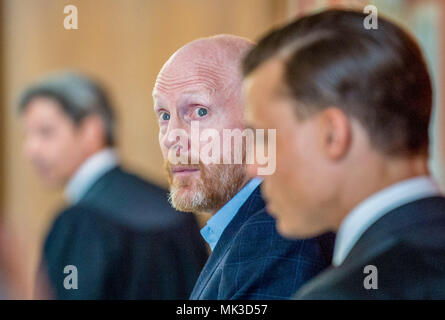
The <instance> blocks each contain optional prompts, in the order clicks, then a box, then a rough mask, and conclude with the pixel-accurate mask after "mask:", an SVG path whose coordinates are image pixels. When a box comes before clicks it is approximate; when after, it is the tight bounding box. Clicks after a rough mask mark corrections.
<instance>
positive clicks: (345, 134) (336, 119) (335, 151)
mask: <svg viewBox="0 0 445 320" xmlns="http://www.w3.org/2000/svg"><path fill="white" fill-rule="evenodd" d="M319 119H320V124H321V130H322V132H321V133H322V135H321V139H322V141H321V143H322V148H323V150H324V153H325V155H326V156H327V157H328V158H329V159H331V160H341V159H342V158H344V157H345V156H346V154H347V153H348V151H349V147H350V144H351V137H352V130H351V124H350V120H349V118H348V116H347V115H346V114H345V113H344V112H343V111H342V110H341V109H339V108H335V107H330V108H327V109H325V110H323V111H322V112H321V114H320V118H319Z"/></svg>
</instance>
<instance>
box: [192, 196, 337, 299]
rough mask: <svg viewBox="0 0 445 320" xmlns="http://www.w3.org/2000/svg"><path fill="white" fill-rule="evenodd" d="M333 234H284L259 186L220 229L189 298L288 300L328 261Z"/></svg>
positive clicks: (327, 263)
mask: <svg viewBox="0 0 445 320" xmlns="http://www.w3.org/2000/svg"><path fill="white" fill-rule="evenodd" d="M333 241H334V237H333V235H332V234H327V235H325V236H322V237H319V238H316V239H310V240H301V241H291V240H286V239H284V238H282V237H281V236H280V235H279V234H278V232H277V231H276V229H275V221H274V219H273V218H272V217H271V216H270V215H269V214H268V213H267V212H266V210H265V204H264V201H263V199H262V198H261V194H260V188H259V187H258V188H257V189H256V190H255V191H254V192H253V193H252V195H251V196H250V197H249V198H248V199H247V201H246V202H245V203H244V205H243V206H242V207H241V208H240V210H239V211H238V212H237V213H236V215H235V217H234V218H233V220H232V221H231V222H230V223H229V225H228V226H227V227H226V229H225V230H224V232H223V234H222V235H221V238H220V239H219V241H218V243H217V244H216V246H215V249H214V251H213V253H212V254H211V256H210V258H209V260H208V261H207V264H206V265H205V267H204V270H203V271H202V273H201V275H200V276H199V279H198V281H197V283H196V285H195V288H194V289H193V292H192V294H191V296H190V299H192V300H197V299H218V300H220V299H286V298H289V297H291V296H292V295H293V294H294V293H295V290H297V289H298V288H299V287H300V286H301V285H302V284H304V283H305V282H306V281H308V280H309V279H311V278H312V277H313V276H315V275H316V274H318V273H319V272H320V271H321V270H323V269H324V268H325V267H327V266H328V265H329V264H330V261H331V254H332V248H333Z"/></svg>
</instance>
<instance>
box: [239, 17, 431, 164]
mask: <svg viewBox="0 0 445 320" xmlns="http://www.w3.org/2000/svg"><path fill="white" fill-rule="evenodd" d="M366 16H367V15H365V14H363V13H361V12H357V11H350V10H339V9H335V10H327V11H323V12H321V13H318V14H314V15H309V16H305V17H302V18H299V19H298V20H296V21H295V22H292V23H290V24H288V25H285V26H284V27H281V28H278V29H276V30H274V31H272V32H271V33H269V34H268V35H266V36H265V37H264V38H262V39H261V40H260V41H259V43H258V45H257V46H256V47H254V48H253V49H252V50H251V51H250V52H249V53H248V54H247V56H246V57H245V58H244V60H243V64H242V69H243V74H244V76H245V77H246V76H248V75H249V74H250V73H252V72H253V71H254V70H255V69H256V68H258V67H259V66H260V65H261V64H263V63H264V62H265V61H266V60H269V59H270V58H273V57H278V56H281V57H283V61H284V62H283V63H284V76H283V77H284V79H283V80H284V83H285V85H286V86H287V89H288V91H289V92H290V95H291V97H292V98H293V99H294V100H295V101H296V102H297V103H296V104H295V107H296V112H297V116H301V117H305V116H307V115H310V114H313V113H315V112H317V111H320V110H322V109H323V108H326V107H329V106H335V107H338V108H340V109H342V110H343V111H344V112H345V113H346V114H347V115H348V116H350V117H352V118H355V119H357V120H358V121H359V122H360V123H361V125H362V126H363V127H364V128H365V130H366V131H367V132H368V135H369V137H370V140H371V143H372V144H373V146H374V147H375V148H376V149H377V150H379V151H382V152H383V153H385V154H389V155H414V154H418V153H425V154H427V153H428V144H429V136H428V127H429V121H430V115H431V109H432V103H433V102H432V101H433V98H432V96H433V93H432V84H431V79H430V75H429V72H428V69H427V66H426V63H425V61H424V58H423V55H422V52H421V50H420V48H419V46H418V45H417V43H416V41H415V40H414V39H413V38H412V37H411V36H410V35H409V34H408V33H407V32H406V31H404V30H402V29H401V28H400V27H398V26H397V25H395V24H394V23H392V22H390V21H389V20H386V19H384V18H381V17H380V16H379V19H378V29H374V30H367V29H365V27H364V24H363V22H364V20H365V18H366Z"/></svg>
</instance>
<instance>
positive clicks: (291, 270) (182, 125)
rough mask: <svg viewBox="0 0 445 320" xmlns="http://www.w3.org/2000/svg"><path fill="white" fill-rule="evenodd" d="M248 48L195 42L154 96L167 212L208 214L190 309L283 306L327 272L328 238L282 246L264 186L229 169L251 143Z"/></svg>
mask: <svg viewBox="0 0 445 320" xmlns="http://www.w3.org/2000/svg"><path fill="white" fill-rule="evenodd" d="M251 46H252V45H251V43H250V42H249V41H247V40H245V39H243V38H239V37H235V36H229V35H221V36H215V37H211V38H206V39H199V40H196V41H193V42H191V43H189V44H187V45H185V46H184V47H182V48H181V49H179V50H178V51H177V52H176V53H175V54H174V55H173V56H172V57H171V58H170V59H169V60H168V61H167V62H166V64H165V65H164V67H163V68H162V70H161V71H160V73H159V75H158V77H157V80H156V84H155V87H154V91H153V97H154V103H155V105H154V108H155V112H156V114H157V116H158V118H159V127H160V132H159V143H160V146H161V149H162V153H163V155H164V159H165V161H166V168H167V172H168V175H169V181H170V198H171V202H172V205H173V206H174V207H175V208H176V209H178V210H180V211H186V212H198V213H209V214H211V215H212V218H211V219H210V220H209V221H208V222H207V225H206V226H205V227H204V228H203V229H202V230H201V233H202V235H203V237H204V239H205V240H206V241H207V243H208V244H209V246H210V248H211V249H212V251H213V252H212V254H211V256H210V258H209V260H208V262H207V264H206V266H205V267H204V270H203V271H202V273H201V275H200V277H199V279H198V282H197V283H196V285H195V288H194V290H193V292H192V295H191V297H190V298H191V299H193V300H195V299H284V298H288V297H290V296H291V295H292V294H293V292H294V291H295V290H296V289H297V288H299V287H300V286H301V285H302V284H304V283H305V282H306V281H307V280H309V279H310V278H312V277H313V276H315V275H316V274H317V273H319V272H320V271H321V270H323V269H324V268H325V267H326V266H327V265H328V264H329V263H330V255H331V253H332V252H331V251H332V245H333V241H332V240H333V236H332V235H327V236H323V237H318V238H314V239H308V240H301V241H291V240H286V239H283V238H282V237H280V236H279V235H278V234H277V232H276V230H275V223H274V220H273V219H272V218H271V217H270V216H269V215H268V214H267V212H266V208H265V204H264V201H263V199H262V198H261V194H260V189H259V185H260V183H261V181H262V180H261V179H260V178H258V177H255V176H256V174H257V173H254V174H247V173H246V162H245V161H236V160H235V158H237V160H245V158H246V157H247V155H246V149H247V148H249V147H251V145H250V143H252V140H250V143H249V142H246V144H243V137H242V136H241V130H243V129H245V125H244V116H243V106H242V103H241V80H242V78H241V73H240V68H239V67H240V61H241V58H242V56H243V54H244V53H245V52H246V51H247V50H248V49H250V48H251ZM237 133H238V138H239V139H237V138H236V136H237ZM230 134H233V136H231V135H230ZM247 136H249V135H248V133H246V137H247ZM246 137H244V138H246ZM232 138H233V139H232ZM232 140H233V143H232ZM247 140H248V139H247V138H246V141H247ZM227 142H228V143H227ZM272 142H274V141H272ZM221 146H222V147H223V150H221V148H220V147H221ZM227 147H228V148H230V149H228V148H227ZM268 150H269V149H268ZM269 151H270V150H269ZM274 152H275V150H272V151H270V152H269V154H268V156H269V160H270V163H269V164H272V165H271V166H270V168H272V169H274V168H273V164H274V159H271V158H270V157H273V156H274V154H273V153H274ZM268 167H269V166H268Z"/></svg>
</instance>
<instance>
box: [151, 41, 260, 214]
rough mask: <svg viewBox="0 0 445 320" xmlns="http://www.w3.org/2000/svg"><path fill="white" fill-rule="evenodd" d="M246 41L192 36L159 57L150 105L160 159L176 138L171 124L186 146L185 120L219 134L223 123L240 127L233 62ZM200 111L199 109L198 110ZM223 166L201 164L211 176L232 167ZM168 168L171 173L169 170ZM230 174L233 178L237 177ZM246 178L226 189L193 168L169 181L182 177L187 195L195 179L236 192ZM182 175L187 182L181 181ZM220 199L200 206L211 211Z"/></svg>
mask: <svg viewBox="0 0 445 320" xmlns="http://www.w3.org/2000/svg"><path fill="white" fill-rule="evenodd" d="M251 46H252V44H251V43H250V42H249V41H248V40H246V39H243V38H239V37H235V36H228V35H221V36H215V37H211V38H205V39H198V40H196V41H193V42H191V43H189V44H187V45H185V46H184V47H182V48H180V49H179V50H178V51H177V52H176V53H174V54H173V55H172V56H171V57H170V59H169V60H168V61H167V62H166V63H165V65H164V66H163V68H162V69H161V71H160V73H159V75H158V77H157V79H156V83H155V86H154V89H153V98H154V111H155V113H156V115H157V116H158V119H159V127H160V130H159V144H160V147H161V151H162V154H163V157H164V159H165V160H166V159H167V158H168V152H169V150H170V149H172V148H178V144H177V141H176V140H175V139H173V138H172V137H170V138H169V133H170V132H171V130H174V129H183V130H185V131H186V132H187V133H188V139H189V141H188V145H187V146H185V145H184V146H181V147H182V148H188V150H190V147H191V143H190V125H191V121H199V127H200V130H201V131H202V130H203V129H206V128H212V129H215V130H217V131H218V132H219V133H220V137H222V130H223V129H235V128H237V129H240V130H244V128H245V124H244V114H243V103H242V99H241V86H242V77H241V72H240V67H239V65H240V62H241V59H242V57H243V55H244V53H245V52H246V51H247V50H248V49H250V47H251ZM203 109H205V111H203ZM203 112H204V113H205V115H203V116H201V114H203ZM167 118H168V119H167ZM205 144H206V141H204V142H199V145H200V147H202V146H204V145H205ZM227 166H231V165H225V167H226V168H225V169H223V168H222V167H224V166H223V165H205V168H206V170H208V171H209V174H210V175H211V174H212V173H215V175H214V178H216V176H217V175H216V172H217V171H218V170H227V172H229V171H233V170H230V168H227ZM232 169H234V168H232ZM243 171H244V170H243ZM168 173H169V175H172V173H171V172H168ZM220 175H227V174H222V173H220ZM232 178H233V179H238V180H239V177H232ZM248 179H249V178H248V177H246V176H244V177H242V179H241V181H240V182H238V183H236V184H240V185H239V186H237V188H236V190H230V191H229V186H226V185H225V183H224V182H223V181H202V180H203V177H202V173H201V174H200V173H199V172H197V173H195V174H189V175H187V176H184V175H181V177H179V176H173V177H172V180H173V181H172V183H175V181H176V182H180V181H182V184H183V187H182V189H181V190H182V192H183V197H187V196H188V195H187V194H185V192H186V191H187V192H188V194H189V195H191V194H192V193H193V192H196V191H197V188H199V186H198V184H200V183H201V184H202V183H204V186H203V188H205V189H206V190H207V191H209V190H211V189H215V190H213V191H215V192H218V191H217V189H220V190H222V191H219V192H220V193H221V192H230V193H234V192H235V193H236V192H237V191H238V190H239V188H240V187H241V186H242V184H244V183H245V182H246V181H247V180H248ZM185 181H187V182H188V183H187V187H186V186H185ZM230 183H232V184H233V183H234V182H233V181H232V182H230V181H227V184H230ZM186 189H187V190H186ZM209 196H210V195H209ZM231 196H233V195H230V197H231ZM230 197H229V198H230ZM220 198H221V197H220ZM224 198H225V199H227V197H224ZM220 202H221V201H220ZM223 204H224V203H219V204H216V203H214V204H213V205H210V206H209V208H200V210H202V211H206V212H210V213H213V212H215V211H216V210H217V207H220V206H222V205H223Z"/></svg>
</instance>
